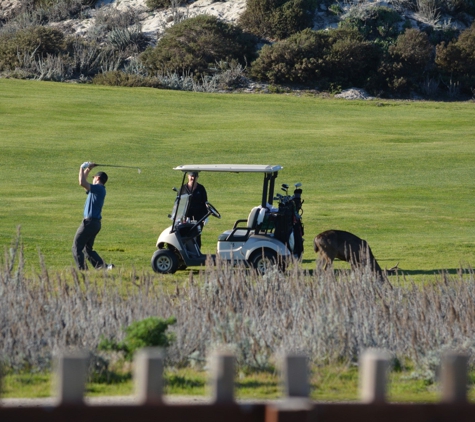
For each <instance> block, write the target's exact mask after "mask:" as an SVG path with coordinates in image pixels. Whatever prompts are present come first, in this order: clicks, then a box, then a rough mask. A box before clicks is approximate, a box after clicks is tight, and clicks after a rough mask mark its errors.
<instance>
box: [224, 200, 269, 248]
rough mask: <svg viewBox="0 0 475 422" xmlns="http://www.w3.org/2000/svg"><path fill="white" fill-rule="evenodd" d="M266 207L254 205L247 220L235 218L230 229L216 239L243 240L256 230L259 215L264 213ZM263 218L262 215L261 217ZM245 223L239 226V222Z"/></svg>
mask: <svg viewBox="0 0 475 422" xmlns="http://www.w3.org/2000/svg"><path fill="white" fill-rule="evenodd" d="M265 212H266V209H265V208H262V207H260V206H259V207H254V208H253V209H252V210H251V212H250V213H249V216H248V217H247V220H237V221H236V222H235V223H234V226H233V229H232V230H227V231H225V232H224V233H222V234H221V235H220V236H219V238H218V240H220V241H228V242H245V241H246V240H247V239H248V238H249V236H250V235H251V233H254V232H255V231H256V230H258V226H259V225H260V222H259V221H260V220H261V218H260V216H261V215H263V214H265ZM262 218H263V217H262ZM242 223H246V225H245V226H240V224H242Z"/></svg>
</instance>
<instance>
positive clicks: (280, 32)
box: [238, 0, 317, 40]
mask: <svg viewBox="0 0 475 422" xmlns="http://www.w3.org/2000/svg"><path fill="white" fill-rule="evenodd" d="M316 6H317V2H316V0H287V1H285V0H248V2H247V6H246V10H245V11H244V12H243V13H242V14H241V16H240V17H239V20H238V24H239V25H240V26H241V27H242V28H243V29H244V30H245V31H248V32H250V33H252V34H255V35H256V36H258V37H260V38H267V39H274V40H282V39H284V38H287V37H289V36H290V35H292V34H295V33H297V32H299V31H302V30H304V29H305V28H311V27H312V26H313V18H314V13H315V8H316Z"/></svg>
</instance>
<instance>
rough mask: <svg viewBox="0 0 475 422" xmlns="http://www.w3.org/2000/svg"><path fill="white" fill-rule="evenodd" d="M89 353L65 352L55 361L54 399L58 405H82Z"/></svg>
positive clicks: (80, 351)
mask: <svg viewBox="0 0 475 422" xmlns="http://www.w3.org/2000/svg"><path fill="white" fill-rule="evenodd" d="M88 357H89V353H88V352H87V351H84V350H79V351H75V352H66V353H64V354H62V355H60V356H59V357H58V358H57V361H56V390H57V391H56V398H57V403H58V405H81V404H84V389H85V385H86V377H87V361H88Z"/></svg>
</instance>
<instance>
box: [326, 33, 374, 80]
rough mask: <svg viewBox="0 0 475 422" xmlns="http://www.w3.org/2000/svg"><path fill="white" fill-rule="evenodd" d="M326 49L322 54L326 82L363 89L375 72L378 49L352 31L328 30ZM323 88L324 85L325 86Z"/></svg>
mask: <svg viewBox="0 0 475 422" xmlns="http://www.w3.org/2000/svg"><path fill="white" fill-rule="evenodd" d="M329 41H330V48H329V51H328V53H327V55H326V57H325V60H326V62H327V77H328V80H329V82H331V83H332V84H334V85H337V86H341V88H343V89H344V88H350V87H352V86H356V87H361V88H366V87H367V85H369V84H370V80H371V79H372V78H374V77H375V75H376V74H377V69H378V65H379V61H380V51H379V49H378V47H377V45H376V44H375V43H372V42H370V41H367V40H365V39H364V38H363V36H362V35H361V34H360V33H359V32H358V31H356V30H351V29H343V28H339V29H335V30H333V31H329ZM325 88H326V87H325Z"/></svg>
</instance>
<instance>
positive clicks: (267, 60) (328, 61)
mask: <svg viewBox="0 0 475 422" xmlns="http://www.w3.org/2000/svg"><path fill="white" fill-rule="evenodd" d="M378 63H379V51H378V49H377V47H376V46H374V45H373V44H372V43H370V42H368V41H364V40H363V38H362V36H361V35H360V34H359V33H358V32H356V31H354V30H345V29H337V30H330V31H318V32H317V31H312V30H310V29H306V30H304V31H302V32H300V33H298V34H295V35H292V36H291V37H289V38H288V39H286V40H283V41H280V42H276V43H275V44H273V45H272V46H264V47H263V48H262V50H261V52H260V54H259V57H258V59H257V60H256V61H255V62H254V63H253V64H252V67H251V75H252V76H254V77H255V78H257V79H260V80H264V81H268V82H271V83H301V84H305V85H319V87H320V88H328V87H329V86H330V85H338V86H341V87H343V88H345V87H350V86H359V87H363V86H364V85H365V84H366V81H367V79H368V75H371V74H372V73H376V70H377V67H378Z"/></svg>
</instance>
